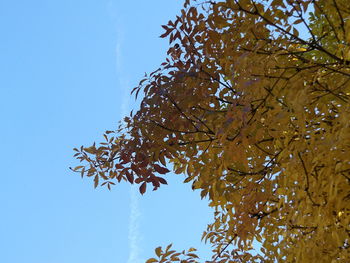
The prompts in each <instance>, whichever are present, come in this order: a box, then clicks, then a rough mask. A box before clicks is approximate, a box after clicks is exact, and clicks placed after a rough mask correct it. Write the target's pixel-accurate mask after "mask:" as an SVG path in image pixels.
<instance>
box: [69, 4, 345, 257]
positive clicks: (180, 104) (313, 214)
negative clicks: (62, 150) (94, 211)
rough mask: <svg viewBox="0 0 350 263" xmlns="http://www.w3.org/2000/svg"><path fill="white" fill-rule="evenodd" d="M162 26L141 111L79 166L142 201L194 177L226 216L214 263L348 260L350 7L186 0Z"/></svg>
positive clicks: (218, 225)
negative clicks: (164, 50)
mask: <svg viewBox="0 0 350 263" xmlns="http://www.w3.org/2000/svg"><path fill="white" fill-rule="evenodd" d="M163 28H164V30H165V32H164V34H163V35H162V36H161V37H163V38H168V39H169V41H170V48H169V51H168V56H167V58H166V60H165V62H164V63H163V64H162V65H161V67H160V68H159V69H157V70H156V71H154V72H152V73H151V74H149V75H148V76H146V77H145V78H144V79H142V80H141V82H140V85H139V86H138V87H136V88H135V89H134V90H133V93H134V94H135V95H136V96H140V95H141V94H142V102H141V105H140V108H139V110H138V111H137V112H136V113H135V114H131V115H130V116H129V117H125V119H124V122H123V123H122V124H121V126H120V127H119V129H118V130H117V131H107V132H106V134H104V138H105V141H104V142H102V143H100V144H98V145H95V144H94V145H93V146H91V147H87V148H84V147H82V148H80V149H75V150H76V152H77V153H76V158H77V159H79V160H80V161H82V165H81V166H78V167H76V168H74V169H73V170H74V171H76V172H79V173H81V175H82V176H88V177H93V178H94V182H95V187H96V186H98V185H102V186H103V185H104V186H107V187H108V188H110V187H111V185H114V184H115V182H121V181H128V182H130V183H136V184H139V185H140V188H139V189H140V192H141V194H144V193H145V192H146V190H147V189H148V188H149V187H151V189H153V190H156V189H157V188H158V187H160V186H161V185H162V184H166V180H165V179H164V176H165V174H166V173H168V172H169V170H168V168H166V166H168V167H169V169H171V170H173V172H175V173H176V174H183V173H185V174H186V175H187V179H186V180H185V182H188V183H191V184H192V186H193V189H198V190H199V191H200V195H201V197H202V198H205V197H207V198H209V200H210V206H212V207H214V208H215V211H216V212H215V215H214V222H213V223H212V224H210V225H209V226H208V228H207V229H206V231H205V232H204V233H203V239H204V240H205V241H206V242H209V243H210V244H212V247H213V256H212V259H211V261H210V262H325V263H330V262H350V252H349V251H350V225H349V224H350V185H349V184H350V121H349V120H350V105H349V99H350V3H349V0H315V1H311V0H273V1H263V0H227V1H219V2H201V1H192V2H191V3H190V2H189V1H188V0H187V1H186V2H185V4H184V9H183V10H182V11H181V14H179V16H177V17H176V19H175V20H173V21H169V23H168V24H167V25H164V26H163ZM253 241H256V242H260V243H261V251H258V253H256V252H251V251H252V250H251V248H252V242H253ZM156 254H157V257H156V258H154V259H150V260H148V262H180V261H181V260H182V261H181V262H204V260H202V261H201V260H199V259H197V256H196V254H195V250H194V249H190V251H187V252H186V251H184V252H183V253H177V252H175V251H173V250H171V247H170V246H168V247H167V248H164V250H162V249H161V248H157V250H156Z"/></svg>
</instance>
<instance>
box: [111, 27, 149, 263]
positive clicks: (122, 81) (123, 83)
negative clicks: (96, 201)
mask: <svg viewBox="0 0 350 263" xmlns="http://www.w3.org/2000/svg"><path fill="white" fill-rule="evenodd" d="M122 43H123V30H122V26H121V23H120V22H119V23H117V44H116V47H115V53H116V71H117V76H118V79H119V86H120V87H121V91H122V105H121V113H120V115H121V117H122V118H124V117H125V116H127V115H129V111H130V88H129V87H130V83H129V80H128V79H127V78H126V77H125V76H127V74H125V72H122V68H123V67H122V64H123V56H122V54H123V53H122ZM139 218H140V208H139V200H138V188H137V186H136V185H131V187H130V216H129V233H128V245H129V257H128V263H139V262H143V261H142V260H141V259H140V244H139V243H140V238H141V235H140V232H139V225H140V223H139Z"/></svg>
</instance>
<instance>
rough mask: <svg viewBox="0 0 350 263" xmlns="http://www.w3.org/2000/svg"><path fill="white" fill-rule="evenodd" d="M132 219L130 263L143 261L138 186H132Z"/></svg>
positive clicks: (130, 225)
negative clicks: (141, 256)
mask: <svg viewBox="0 0 350 263" xmlns="http://www.w3.org/2000/svg"><path fill="white" fill-rule="evenodd" d="M130 203H131V204H130V219H129V237H128V238H129V258H128V263H139V262H141V259H140V258H139V257H140V255H139V254H140V246H139V243H140V232H139V217H140V209H139V200H138V191H137V186H136V185H132V186H131V187H130Z"/></svg>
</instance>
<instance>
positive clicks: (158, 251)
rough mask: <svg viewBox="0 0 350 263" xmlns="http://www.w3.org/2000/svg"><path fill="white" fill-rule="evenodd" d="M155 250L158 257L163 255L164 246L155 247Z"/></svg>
mask: <svg viewBox="0 0 350 263" xmlns="http://www.w3.org/2000/svg"><path fill="white" fill-rule="evenodd" d="M155 252H156V255H157V256H158V257H160V256H161V255H162V248H161V247H157V248H156V249H155Z"/></svg>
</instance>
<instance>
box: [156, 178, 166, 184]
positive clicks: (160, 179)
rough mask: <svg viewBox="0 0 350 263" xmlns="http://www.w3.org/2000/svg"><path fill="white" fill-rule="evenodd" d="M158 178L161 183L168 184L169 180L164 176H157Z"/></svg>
mask: <svg viewBox="0 0 350 263" xmlns="http://www.w3.org/2000/svg"><path fill="white" fill-rule="evenodd" d="M157 179H158V181H159V182H160V183H161V184H168V183H167V181H166V180H165V179H164V178H162V177H157Z"/></svg>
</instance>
